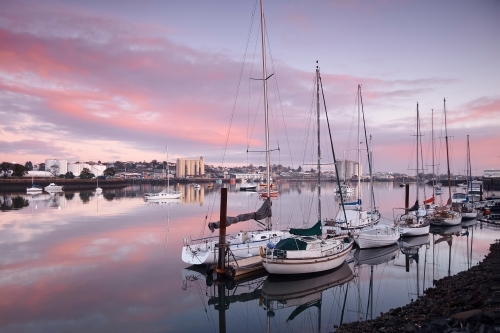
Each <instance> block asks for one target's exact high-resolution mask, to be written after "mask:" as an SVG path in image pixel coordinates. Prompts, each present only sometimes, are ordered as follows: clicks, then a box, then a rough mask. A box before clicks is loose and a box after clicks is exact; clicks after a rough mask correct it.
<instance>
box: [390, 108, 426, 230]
mask: <svg viewBox="0 0 500 333" xmlns="http://www.w3.org/2000/svg"><path fill="white" fill-rule="evenodd" d="M420 136H421V135H420V115H419V111H418V103H417V135H416V137H417V145H416V151H417V159H416V164H417V170H416V171H417V172H416V180H417V182H416V189H417V192H416V200H415V204H414V205H413V207H411V208H410V209H407V208H406V209H405V214H403V215H402V216H401V217H400V218H399V220H398V221H396V224H397V227H398V230H399V233H400V234H401V236H403V237H408V236H421V235H427V234H429V227H430V223H429V220H428V219H427V217H426V215H427V211H426V210H425V206H424V205H421V204H420V203H419V192H420V191H419V190H420V186H419V179H418V171H419V169H418V163H419V154H418V153H419V150H420V147H421V145H420V144H419V143H420ZM431 201H434V197H433V198H432V200H430V201H427V200H426V201H425V202H424V204H425V203H427V204H430V203H431Z"/></svg>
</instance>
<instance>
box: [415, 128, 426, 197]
mask: <svg viewBox="0 0 500 333" xmlns="http://www.w3.org/2000/svg"><path fill="white" fill-rule="evenodd" d="M418 132H419V133H421V132H422V131H421V130H420V123H419V125H418ZM417 140H418V141H419V142H420V161H421V162H422V173H423V174H424V175H425V170H424V152H423V150H422V134H420V136H417ZM417 163H418V161H417ZM423 179H424V186H423V187H424V201H425V200H427V197H426V193H425V176H424V177H423Z"/></svg>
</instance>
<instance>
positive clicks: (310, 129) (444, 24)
mask: <svg viewBox="0 0 500 333" xmlns="http://www.w3.org/2000/svg"><path fill="white" fill-rule="evenodd" d="M259 11H260V9H259V3H256V2H255V1H253V0H248V1H191V0H188V1H178V2H174V1H106V2H102V1H56V0H47V1H43V2H39V1H10V0H3V1H1V2H0V119H1V121H0V160H1V161H7V162H17V163H22V164H24V163H25V162H26V161H32V162H43V161H45V159H49V158H61V159H67V160H68V161H98V160H100V161H103V162H104V161H106V162H112V161H117V160H120V161H151V160H153V159H157V160H166V159H167V149H166V147H167V146H168V159H169V160H170V161H174V160H175V159H176V158H190V157H199V156H203V157H204V159H205V162H206V163H207V164H212V165H225V166H231V165H240V166H242V165H248V164H254V165H263V164H264V163H265V160H264V158H263V155H264V154H263V153H262V151H263V150H264V149H265V145H264V142H265V141H264V137H265V136H264V114H263V107H262V106H263V101H262V99H263V96H262V95H263V94H262V90H263V88H262V86H263V85H262V80H261V78H262V56H261V54H262V53H261V44H260V43H261V41H260V14H259ZM264 13H265V21H266V36H267V37H266V38H267V40H266V41H267V42H266V44H267V47H266V60H267V72H268V75H270V74H273V75H272V76H271V78H269V80H268V87H269V98H268V100H269V106H270V111H269V112H270V113H269V123H270V149H272V150H273V152H272V154H271V163H272V164H282V165H285V166H292V167H294V168H296V167H298V166H300V165H305V164H308V163H311V162H312V161H314V158H315V157H314V156H315V155H316V149H315V148H312V147H313V145H311V143H313V141H314V139H313V137H314V135H315V134H314V133H315V131H316V130H315V129H314V123H315V120H314V119H313V117H315V116H313V115H314V112H315V102H314V98H315V97H314V96H315V95H314V94H313V90H314V84H313V82H314V77H315V68H316V61H318V64H319V67H320V71H321V77H322V82H323V89H324V94H325V104H326V106H327V110H328V117H329V120H330V125H331V130H332V142H333V146H334V149H335V154H336V155H337V158H343V156H344V154H346V158H348V159H356V156H355V155H354V154H353V150H352V149H354V148H355V147H356V144H355V143H356V142H357V140H356V135H357V134H356V133H357V128H358V125H357V107H356V102H355V101H356V95H357V87H358V84H360V85H361V86H362V97H363V110H364V113H365V118H366V130H367V133H368V135H372V141H371V144H372V148H373V152H374V153H373V156H374V166H375V170H376V171H383V172H403V173H409V174H411V173H414V172H415V171H414V169H415V167H414V166H413V165H414V164H415V157H414V155H415V149H414V146H415V144H414V143H415V138H416V137H415V134H416V130H415V129H416V114H417V103H418V105H419V113H420V128H421V134H422V145H423V147H422V152H423V155H424V161H423V162H421V163H422V164H423V165H424V166H425V168H426V171H428V172H430V170H431V166H430V165H432V164H434V165H435V167H436V168H439V170H438V171H439V172H440V173H444V172H446V171H445V169H446V160H445V159H444V158H445V156H446V154H445V152H444V141H445V134H444V133H445V132H444V121H443V119H444V112H443V110H444V107H445V105H444V102H443V99H444V98H446V119H447V131H448V137H449V146H450V169H451V172H452V173H454V174H459V173H462V174H463V173H464V172H465V168H466V160H467V159H466V152H467V149H466V147H467V143H466V140H467V135H469V137H470V154H471V165H472V167H471V169H472V173H473V174H477V175H481V174H482V173H483V170H485V169H491V168H496V169H500V148H498V144H499V142H500V140H499V139H500V133H499V128H500V62H499V59H500V2H499V1H497V0H480V1H461V0H443V1H405V0H402V1H401V0H398V1H396V0H394V1H392V0H379V1H378V0H374V1H367V0H365V1H361V0H360V1H357V0H354V1H319V0H318V1H307V2H305V1H295V0H287V1H281V0H276V1H266V2H265V3H264ZM432 110H434V111H432ZM324 120H325V116H324V115H322V116H321V122H322V125H321V126H322V127H321V128H322V129H321V133H322V138H323V139H322V143H321V144H322V154H323V160H324V161H325V162H327V161H330V160H331V156H330V155H332V154H331V148H330V147H329V146H325V144H326V142H328V141H329V140H328V139H327V138H326V137H325V136H326V134H327V130H326V127H325V126H326V125H324V123H325V122H324ZM432 128H433V129H434V138H435V146H434V147H435V148H434V150H432V149H431V144H430V142H431V137H432V133H431V132H432V131H431V130H432ZM323 140H324V141H325V144H324V143H323ZM362 141H365V140H364V139H363V140H362ZM363 144H364V143H363ZM328 145H329V144H328ZM278 149H279V150H278ZM433 151H434V155H435V162H434V163H432V152H433ZM364 170H367V169H366V168H365V169H364Z"/></svg>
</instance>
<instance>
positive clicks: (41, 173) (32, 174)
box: [24, 170, 54, 178]
mask: <svg viewBox="0 0 500 333" xmlns="http://www.w3.org/2000/svg"><path fill="white" fill-rule="evenodd" d="M24 177H38V178H40V177H43V178H52V177H54V175H53V174H52V173H50V172H49V171H38V170H35V171H28V173H27V174H25V175H24Z"/></svg>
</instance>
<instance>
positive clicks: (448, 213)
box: [430, 99, 462, 226]
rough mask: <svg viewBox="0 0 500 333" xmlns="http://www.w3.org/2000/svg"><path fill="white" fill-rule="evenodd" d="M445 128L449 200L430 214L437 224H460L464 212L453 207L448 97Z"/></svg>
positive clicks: (431, 219) (434, 223) (432, 222)
mask: <svg viewBox="0 0 500 333" xmlns="http://www.w3.org/2000/svg"><path fill="white" fill-rule="evenodd" d="M444 129H445V140H446V165H447V167H448V195H449V196H448V202H447V204H446V205H445V206H438V207H436V208H435V209H434V213H433V214H432V215H431V216H430V221H431V224H433V225H437V226H450V225H458V224H460V223H461V222H462V214H461V213H460V212H457V211H454V210H452V209H451V204H452V203H451V173H450V156H449V151H448V149H449V148H448V129H447V124H446V99H444Z"/></svg>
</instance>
